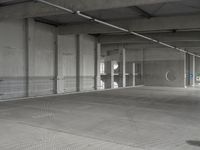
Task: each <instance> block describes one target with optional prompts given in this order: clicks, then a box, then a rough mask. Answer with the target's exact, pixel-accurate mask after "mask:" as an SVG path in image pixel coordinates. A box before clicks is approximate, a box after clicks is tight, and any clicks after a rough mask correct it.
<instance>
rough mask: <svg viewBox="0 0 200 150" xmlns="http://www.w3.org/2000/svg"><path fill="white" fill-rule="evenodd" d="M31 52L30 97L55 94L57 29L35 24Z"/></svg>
mask: <svg viewBox="0 0 200 150" xmlns="http://www.w3.org/2000/svg"><path fill="white" fill-rule="evenodd" d="M32 27H33V36H32V38H31V37H30V40H32V46H33V47H32V48H31V49H30V50H29V95H30V96H37V95H47V94H53V93H55V50H56V49H55V47H56V46H55V40H56V39H55V36H56V35H55V34H56V33H55V27H54V26H50V25H46V24H42V23H38V22H33V26H32Z"/></svg>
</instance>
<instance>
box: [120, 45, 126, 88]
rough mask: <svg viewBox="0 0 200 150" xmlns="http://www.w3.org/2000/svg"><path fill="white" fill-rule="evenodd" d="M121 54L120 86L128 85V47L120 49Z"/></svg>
mask: <svg viewBox="0 0 200 150" xmlns="http://www.w3.org/2000/svg"><path fill="white" fill-rule="evenodd" d="M119 54H120V85H119V86H120V87H126V49H125V48H122V49H120V50H119Z"/></svg>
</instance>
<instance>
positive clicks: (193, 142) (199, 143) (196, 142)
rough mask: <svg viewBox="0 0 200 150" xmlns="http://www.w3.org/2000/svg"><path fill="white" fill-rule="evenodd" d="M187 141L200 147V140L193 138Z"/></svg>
mask: <svg viewBox="0 0 200 150" xmlns="http://www.w3.org/2000/svg"><path fill="white" fill-rule="evenodd" d="M186 142H187V143H188V144H189V145H192V146H198V147H200V141H192V140H189V141H186Z"/></svg>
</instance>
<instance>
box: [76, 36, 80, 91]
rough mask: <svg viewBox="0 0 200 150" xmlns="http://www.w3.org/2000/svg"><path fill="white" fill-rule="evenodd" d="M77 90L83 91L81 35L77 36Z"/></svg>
mask: <svg viewBox="0 0 200 150" xmlns="http://www.w3.org/2000/svg"><path fill="white" fill-rule="evenodd" d="M76 46H77V47H76V90H77V92H79V91H81V70H80V69H81V64H80V62H81V60H80V59H81V51H80V35H76Z"/></svg>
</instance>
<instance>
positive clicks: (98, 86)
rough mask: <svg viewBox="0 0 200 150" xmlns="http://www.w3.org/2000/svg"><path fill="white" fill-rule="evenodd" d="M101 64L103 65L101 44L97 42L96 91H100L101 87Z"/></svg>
mask: <svg viewBox="0 0 200 150" xmlns="http://www.w3.org/2000/svg"><path fill="white" fill-rule="evenodd" d="M100 63H101V44H100V43H98V42H97V44H96V50H95V90H99V89H100V86H101V85H100V84H101V74H100Z"/></svg>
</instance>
